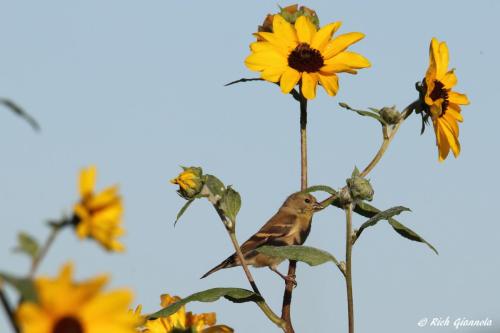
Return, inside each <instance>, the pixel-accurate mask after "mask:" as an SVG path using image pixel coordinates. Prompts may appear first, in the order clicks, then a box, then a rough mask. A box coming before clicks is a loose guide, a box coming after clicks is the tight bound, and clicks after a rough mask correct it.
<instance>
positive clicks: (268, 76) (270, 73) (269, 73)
mask: <svg viewBox="0 0 500 333" xmlns="http://www.w3.org/2000/svg"><path fill="white" fill-rule="evenodd" d="M287 68H288V67H287V66H281V67H266V68H265V69H264V70H263V71H262V72H261V73H260V76H261V78H263V79H264V80H267V81H271V82H279V80H280V78H281V75H282V74H283V72H284V71H285V70H286V69H287Z"/></svg>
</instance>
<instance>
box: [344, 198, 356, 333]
mask: <svg viewBox="0 0 500 333" xmlns="http://www.w3.org/2000/svg"><path fill="white" fill-rule="evenodd" d="M344 210H345V216H346V240H345V244H346V245H345V260H346V266H345V281H346V289H347V314H348V318H349V333H354V299H353V296H352V270H351V268H352V204H348V205H346V207H345V208H344Z"/></svg>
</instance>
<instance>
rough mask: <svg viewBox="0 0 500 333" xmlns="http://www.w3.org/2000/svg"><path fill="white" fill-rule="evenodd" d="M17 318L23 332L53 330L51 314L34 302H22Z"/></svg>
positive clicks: (32, 332) (42, 332)
mask: <svg viewBox="0 0 500 333" xmlns="http://www.w3.org/2000/svg"><path fill="white" fill-rule="evenodd" d="M17 319H18V322H19V324H20V327H21V332H23V333H50V332H51V330H52V325H53V323H52V318H51V316H50V315H48V314H47V313H45V312H44V311H43V310H42V308H40V306H38V305H36V304H34V303H22V304H21V305H20V306H19V309H18V310H17Z"/></svg>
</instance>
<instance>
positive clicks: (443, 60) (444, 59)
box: [436, 42, 450, 79]
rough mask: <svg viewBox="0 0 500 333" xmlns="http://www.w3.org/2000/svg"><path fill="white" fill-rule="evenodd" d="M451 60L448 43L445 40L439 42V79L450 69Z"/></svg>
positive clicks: (437, 75) (437, 74)
mask: <svg viewBox="0 0 500 333" xmlns="http://www.w3.org/2000/svg"><path fill="white" fill-rule="evenodd" d="M449 60H450V58H449V53H448V46H447V45H446V43H445V42H441V43H439V63H438V66H437V73H436V77H437V79H441V78H442V77H444V75H445V74H446V72H447V71H448V62H449Z"/></svg>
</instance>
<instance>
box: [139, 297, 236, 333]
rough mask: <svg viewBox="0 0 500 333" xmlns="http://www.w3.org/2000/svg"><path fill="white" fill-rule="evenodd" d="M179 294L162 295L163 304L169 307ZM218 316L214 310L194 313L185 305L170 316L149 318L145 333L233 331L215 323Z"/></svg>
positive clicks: (214, 332) (217, 332)
mask: <svg viewBox="0 0 500 333" xmlns="http://www.w3.org/2000/svg"><path fill="white" fill-rule="evenodd" d="M179 300H180V298H179V297H177V296H174V297H172V296H170V295H168V294H165V295H162V296H161V306H162V307H167V306H169V305H170V304H172V303H175V302H177V301H179ZM215 322H216V316H215V313H214V312H210V313H202V314H193V313H191V312H186V308H185V306H183V307H181V308H180V309H179V311H177V312H176V313H174V314H172V315H170V316H168V317H161V318H158V319H154V320H148V321H147V322H146V323H145V324H144V330H143V332H145V333H231V332H233V329H232V328H230V327H228V326H226V325H215Z"/></svg>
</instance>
